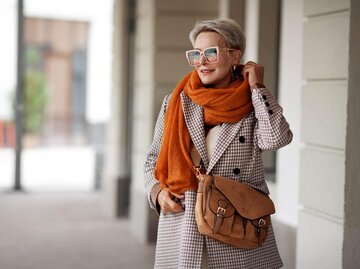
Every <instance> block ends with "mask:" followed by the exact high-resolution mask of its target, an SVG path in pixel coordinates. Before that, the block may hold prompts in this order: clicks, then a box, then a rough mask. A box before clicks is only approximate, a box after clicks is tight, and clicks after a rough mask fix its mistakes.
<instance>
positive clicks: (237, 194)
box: [214, 176, 275, 220]
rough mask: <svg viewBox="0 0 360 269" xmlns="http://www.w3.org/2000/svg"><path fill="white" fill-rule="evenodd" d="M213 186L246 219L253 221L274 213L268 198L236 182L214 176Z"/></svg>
mask: <svg viewBox="0 0 360 269" xmlns="http://www.w3.org/2000/svg"><path fill="white" fill-rule="evenodd" d="M214 184H215V186H216V187H217V188H218V189H219V190H220V191H221V192H222V193H223V194H224V195H225V196H226V198H227V199H229V201H230V202H231V203H232V204H233V206H234V207H235V209H236V211H238V212H239V214H240V215H241V216H243V217H245V218H247V219H250V220H254V219H257V218H260V217H262V216H265V215H270V214H274V213H275V207H274V203H273V202H272V201H271V199H270V198H269V196H267V195H266V194H264V193H261V192H260V191H258V190H256V189H254V188H252V187H250V186H248V185H246V184H244V183H241V182H239V181H236V180H232V179H228V178H225V177H220V176H214Z"/></svg>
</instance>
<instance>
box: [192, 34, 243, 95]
mask: <svg viewBox="0 0 360 269" xmlns="http://www.w3.org/2000/svg"><path fill="white" fill-rule="evenodd" d="M214 46H219V61H218V62H216V63H211V64H210V63H207V62H206V61H205V57H204V56H202V57H201V64H200V65H198V66H195V69H196V71H197V73H198V74H199V77H200V80H201V82H202V84H203V85H204V86H208V87H212V88H226V87H227V86H229V84H230V82H231V68H232V66H233V65H234V64H238V63H239V61H240V51H239V50H237V51H230V52H229V54H228V53H227V52H226V51H225V50H223V48H227V45H226V41H225V39H224V38H223V37H222V36H221V35H220V34H218V33H216V32H202V33H200V34H199V35H198V36H197V37H196V40H195V49H200V50H201V51H203V50H204V49H206V48H208V47H214Z"/></svg>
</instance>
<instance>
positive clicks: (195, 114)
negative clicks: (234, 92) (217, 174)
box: [181, 93, 209, 168]
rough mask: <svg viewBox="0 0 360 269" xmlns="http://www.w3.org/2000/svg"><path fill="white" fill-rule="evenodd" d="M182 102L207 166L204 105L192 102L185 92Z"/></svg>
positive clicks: (190, 128) (192, 135)
mask: <svg viewBox="0 0 360 269" xmlns="http://www.w3.org/2000/svg"><path fill="white" fill-rule="evenodd" d="M181 103H182V108H183V112H184V117H185V122H186V126H187V128H188V130H189V134H190V137H191V140H192V141H193V143H194V145H195V147H196V149H197V150H198V151H199V154H200V156H201V159H202V161H203V162H204V165H205V167H206V168H207V167H208V166H209V160H208V158H207V154H206V143H205V130H204V111H203V109H202V107H200V106H199V105H197V104H195V103H194V102H192V100H191V99H190V98H189V97H187V96H186V95H185V94H184V93H181Z"/></svg>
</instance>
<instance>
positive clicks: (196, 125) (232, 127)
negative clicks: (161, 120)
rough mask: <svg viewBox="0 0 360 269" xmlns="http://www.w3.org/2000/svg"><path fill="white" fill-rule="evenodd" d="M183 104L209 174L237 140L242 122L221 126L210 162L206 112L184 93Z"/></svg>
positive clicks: (189, 126) (192, 133)
mask: <svg viewBox="0 0 360 269" xmlns="http://www.w3.org/2000/svg"><path fill="white" fill-rule="evenodd" d="M181 102H182V108H183V112H184V117H185V122H186V126H187V128H188V130H189V134H190V137H191V140H192V141H193V143H194V145H195V147H196V149H197V150H198V151H199V154H200V156H201V159H202V160H203V162H204V165H205V168H206V170H207V172H206V173H207V174H209V173H210V172H211V170H212V168H213V167H214V166H215V164H216V163H217V162H218V161H219V159H220V157H221V155H222V154H223V153H224V152H225V150H226V148H227V147H228V146H229V145H230V143H231V141H232V140H233V139H234V138H235V136H236V134H237V133H238V131H239V129H240V126H241V122H242V121H240V122H236V123H223V124H222V125H221V130H220V133H219V136H218V138H217V139H216V143H215V148H214V151H213V153H212V156H211V160H208V157H207V149H206V142H205V130H204V111H203V109H202V107H200V106H199V105H197V104H195V103H194V102H193V101H192V100H191V99H190V98H189V97H188V96H186V95H185V94H184V93H181Z"/></svg>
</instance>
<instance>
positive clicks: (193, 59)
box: [187, 50, 201, 65]
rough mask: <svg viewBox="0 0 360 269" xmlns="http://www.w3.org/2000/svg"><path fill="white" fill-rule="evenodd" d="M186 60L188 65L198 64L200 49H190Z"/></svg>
mask: <svg viewBox="0 0 360 269" xmlns="http://www.w3.org/2000/svg"><path fill="white" fill-rule="evenodd" d="M187 56H188V60H189V64H190V65H198V64H199V62H200V58H201V57H200V51H197V50H191V51H188V52H187Z"/></svg>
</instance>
